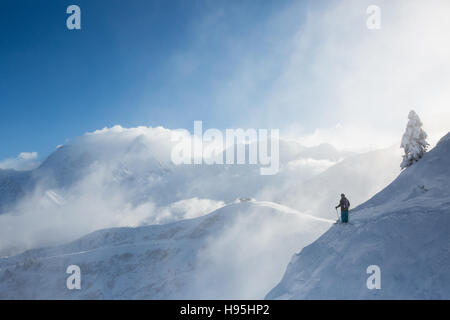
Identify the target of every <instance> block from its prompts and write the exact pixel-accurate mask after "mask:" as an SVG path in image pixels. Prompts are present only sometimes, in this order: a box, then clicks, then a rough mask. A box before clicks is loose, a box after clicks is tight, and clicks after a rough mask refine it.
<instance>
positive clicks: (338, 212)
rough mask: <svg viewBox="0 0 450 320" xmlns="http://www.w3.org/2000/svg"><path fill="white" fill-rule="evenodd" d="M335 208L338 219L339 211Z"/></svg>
mask: <svg viewBox="0 0 450 320" xmlns="http://www.w3.org/2000/svg"><path fill="white" fill-rule="evenodd" d="M335 209H336V215H337V218H338V220H340V219H341V218H340V217H339V212H338V210H337V208H335Z"/></svg>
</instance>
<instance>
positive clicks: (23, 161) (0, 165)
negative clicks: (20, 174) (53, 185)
mask: <svg viewBox="0 0 450 320" xmlns="http://www.w3.org/2000/svg"><path fill="white" fill-rule="evenodd" d="M37 157H38V153H37V152H21V153H19V154H18V155H17V157H15V158H9V159H4V160H1V161H0V169H14V170H31V169H34V168H36V167H37V166H38V165H39V162H38V161H37Z"/></svg>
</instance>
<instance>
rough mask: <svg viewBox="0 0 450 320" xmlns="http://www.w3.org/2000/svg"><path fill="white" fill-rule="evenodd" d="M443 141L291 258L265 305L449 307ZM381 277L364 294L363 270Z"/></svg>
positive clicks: (449, 161) (449, 181)
mask: <svg viewBox="0 0 450 320" xmlns="http://www.w3.org/2000/svg"><path fill="white" fill-rule="evenodd" d="M449 190H450V134H447V135H446V136H445V137H443V138H442V139H441V141H440V142H439V143H438V144H437V146H436V147H435V148H434V149H433V150H431V151H430V152H428V153H426V154H425V155H424V157H423V158H422V159H421V160H420V161H419V162H418V163H416V164H414V165H412V166H411V167H409V168H407V169H406V170H405V171H403V172H402V173H401V174H400V176H399V177H398V178H397V179H396V180H395V181H394V182H392V183H391V184H390V185H389V186H388V187H386V188H385V189H384V190H382V191H381V192H379V193H378V194H377V195H375V196H374V197H373V198H372V199H370V200H369V201H367V202H366V203H364V204H362V205H361V206H359V207H358V208H356V209H355V210H353V211H350V221H351V224H349V225H341V224H339V225H335V226H333V227H332V228H331V229H330V230H329V231H327V232H326V233H325V234H324V235H322V236H321V237H320V238H319V239H318V240H317V241H315V242H314V243H313V244H311V245H309V246H307V247H305V248H303V250H302V251H301V252H300V253H299V254H296V255H295V256H294V257H293V258H292V260H291V262H290V264H289V266H288V268H287V271H286V273H285V275H284V277H283V279H282V280H281V282H280V283H279V284H278V285H277V286H276V287H275V288H274V289H272V290H271V291H270V292H269V293H268V295H267V296H266V298H267V299H450V191H449ZM370 265H377V266H379V267H380V270H381V289H379V290H378V289H372V290H369V289H368V288H367V285H366V281H367V279H368V277H369V276H370V275H369V274H367V273H366V270H367V267H368V266H370Z"/></svg>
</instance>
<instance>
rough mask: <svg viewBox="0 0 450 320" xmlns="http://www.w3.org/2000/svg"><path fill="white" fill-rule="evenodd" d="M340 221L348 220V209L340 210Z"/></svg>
mask: <svg viewBox="0 0 450 320" xmlns="http://www.w3.org/2000/svg"><path fill="white" fill-rule="evenodd" d="M341 221H342V222H344V223H347V222H348V210H341Z"/></svg>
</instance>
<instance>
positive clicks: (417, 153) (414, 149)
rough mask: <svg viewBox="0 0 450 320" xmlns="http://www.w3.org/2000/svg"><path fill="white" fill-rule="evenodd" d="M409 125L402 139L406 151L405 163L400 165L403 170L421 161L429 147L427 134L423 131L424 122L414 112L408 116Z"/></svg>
mask: <svg viewBox="0 0 450 320" xmlns="http://www.w3.org/2000/svg"><path fill="white" fill-rule="evenodd" d="M408 119H409V121H408V124H407V126H406V131H405V133H404V134H403V137H402V143H401V145H400V147H401V148H403V149H404V150H405V155H404V156H403V161H402V163H401V164H400V167H401V168H402V169H404V168H407V167H409V166H410V165H412V164H413V163H414V162H417V161H419V160H420V159H421V158H422V156H423V155H424V153H425V152H426V151H427V148H428V146H429V144H428V142H427V141H426V138H427V134H426V132H425V131H423V129H422V121H420V118H419V116H418V115H417V113H415V112H414V110H411V111H410V112H409V114H408Z"/></svg>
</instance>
